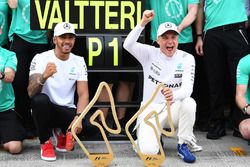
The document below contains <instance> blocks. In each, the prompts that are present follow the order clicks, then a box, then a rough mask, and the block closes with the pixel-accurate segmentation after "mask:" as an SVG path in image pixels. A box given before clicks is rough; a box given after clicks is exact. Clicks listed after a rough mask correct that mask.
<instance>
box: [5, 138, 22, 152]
mask: <svg viewBox="0 0 250 167" xmlns="http://www.w3.org/2000/svg"><path fill="white" fill-rule="evenodd" d="M3 147H4V149H5V150H6V151H8V152H9V153H11V154H18V153H20V152H21V151H22V142H21V141H10V142H8V143H5V144H3Z"/></svg>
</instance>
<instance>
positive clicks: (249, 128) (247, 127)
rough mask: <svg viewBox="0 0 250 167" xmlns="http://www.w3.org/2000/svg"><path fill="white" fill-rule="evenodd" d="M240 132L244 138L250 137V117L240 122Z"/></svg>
mask: <svg viewBox="0 0 250 167" xmlns="http://www.w3.org/2000/svg"><path fill="white" fill-rule="evenodd" d="M239 129H240V133H241V135H242V137H243V138H244V139H247V140H249V139H250V118H248V119H245V120H243V121H241V122H240V125H239Z"/></svg>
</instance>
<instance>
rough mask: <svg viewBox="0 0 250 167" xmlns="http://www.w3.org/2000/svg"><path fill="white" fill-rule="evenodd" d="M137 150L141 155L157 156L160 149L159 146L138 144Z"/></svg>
mask: <svg viewBox="0 0 250 167" xmlns="http://www.w3.org/2000/svg"><path fill="white" fill-rule="evenodd" d="M139 148H140V151H141V153H142V154H148V155H155V154H158V152H159V150H160V147H159V145H158V144H157V145H153V144H152V145H143V144H139Z"/></svg>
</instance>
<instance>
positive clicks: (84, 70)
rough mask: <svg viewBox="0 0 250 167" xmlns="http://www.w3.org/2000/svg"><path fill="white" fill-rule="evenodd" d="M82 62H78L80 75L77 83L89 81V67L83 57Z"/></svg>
mask: <svg viewBox="0 0 250 167" xmlns="http://www.w3.org/2000/svg"><path fill="white" fill-rule="evenodd" d="M79 59H80V61H77V62H78V63H79V64H78V67H79V73H78V74H79V75H78V79H77V81H88V73H87V66H86V63H85V61H84V59H83V57H79Z"/></svg>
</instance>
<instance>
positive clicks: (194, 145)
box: [188, 136, 202, 152]
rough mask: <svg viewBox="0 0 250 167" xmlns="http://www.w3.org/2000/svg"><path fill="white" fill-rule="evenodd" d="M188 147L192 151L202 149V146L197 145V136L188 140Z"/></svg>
mask: <svg viewBox="0 0 250 167" xmlns="http://www.w3.org/2000/svg"><path fill="white" fill-rule="evenodd" d="M188 147H189V150H190V151H191V152H199V151H202V146H199V145H197V140H196V137H195V136H192V138H191V140H190V141H188Z"/></svg>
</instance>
